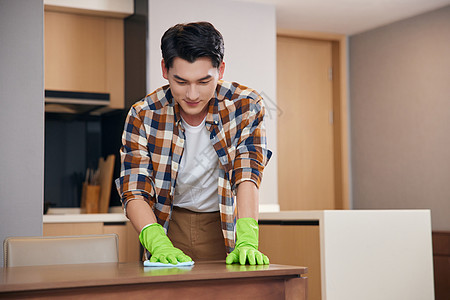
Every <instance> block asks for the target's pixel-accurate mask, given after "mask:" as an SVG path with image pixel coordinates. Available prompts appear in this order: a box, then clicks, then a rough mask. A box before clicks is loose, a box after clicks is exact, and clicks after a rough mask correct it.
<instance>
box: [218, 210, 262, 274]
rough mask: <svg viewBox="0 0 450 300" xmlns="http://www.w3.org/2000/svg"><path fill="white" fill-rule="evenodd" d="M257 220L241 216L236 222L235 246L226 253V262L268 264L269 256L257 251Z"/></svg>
mask: <svg viewBox="0 0 450 300" xmlns="http://www.w3.org/2000/svg"><path fill="white" fill-rule="evenodd" d="M258 231H259V228H258V222H257V221H256V220H255V219H253V218H241V219H238V220H237V222H236V246H235V248H234V250H233V251H232V252H231V253H230V254H228V256H227V259H226V261H225V262H226V263H227V264H228V265H229V264H232V263H240V264H241V265H245V264H246V262H247V261H248V263H249V264H250V265H255V264H258V265H268V264H269V258H268V257H267V256H265V255H264V254H263V253H261V252H259V251H258Z"/></svg>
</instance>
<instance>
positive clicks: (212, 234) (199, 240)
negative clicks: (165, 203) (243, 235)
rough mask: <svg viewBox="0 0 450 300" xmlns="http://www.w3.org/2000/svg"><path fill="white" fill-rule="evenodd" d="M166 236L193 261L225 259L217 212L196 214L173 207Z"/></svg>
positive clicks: (223, 242) (225, 253)
mask: <svg viewBox="0 0 450 300" xmlns="http://www.w3.org/2000/svg"><path fill="white" fill-rule="evenodd" d="M167 236H168V237H169V239H170V240H171V241H172V243H173V245H174V246H175V247H177V248H179V249H181V250H183V252H184V253H185V254H186V255H189V256H190V257H191V258H192V259H193V260H194V261H202V260H203V261H205V260H224V259H225V258H226V255H227V252H226V248H225V241H224V238H223V234H222V227H221V224H220V213H219V212H212V213H198V212H194V211H190V210H187V209H184V208H179V207H176V206H174V207H173V211H172V219H171V220H170V223H169V231H168V232H167Z"/></svg>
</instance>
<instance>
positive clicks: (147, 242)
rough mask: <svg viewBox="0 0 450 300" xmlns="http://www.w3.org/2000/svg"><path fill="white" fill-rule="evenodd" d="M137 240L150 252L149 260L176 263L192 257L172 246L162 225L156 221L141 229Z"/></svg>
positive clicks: (190, 259) (186, 260)
mask: <svg viewBox="0 0 450 300" xmlns="http://www.w3.org/2000/svg"><path fill="white" fill-rule="evenodd" d="M139 241H141V244H142V245H143V246H144V247H145V248H146V249H147V250H148V251H150V253H151V254H152V257H151V258H150V262H161V263H163V264H168V263H171V264H174V265H176V264H177V263H178V262H188V261H192V258H190V257H189V256H187V255H186V254H184V253H183V251H181V250H180V249H178V248H175V247H174V246H173V244H172V242H171V241H170V240H169V238H168V237H167V235H166V233H165V232H164V229H163V227H162V226H161V225H159V224H158V223H153V224H151V225H150V226H147V227H145V228H144V229H142V231H141V233H140V234H139Z"/></svg>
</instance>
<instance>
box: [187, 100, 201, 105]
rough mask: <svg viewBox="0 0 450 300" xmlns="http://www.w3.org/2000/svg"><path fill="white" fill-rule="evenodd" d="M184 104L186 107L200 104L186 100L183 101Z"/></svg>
mask: <svg viewBox="0 0 450 300" xmlns="http://www.w3.org/2000/svg"><path fill="white" fill-rule="evenodd" d="M184 102H186V104H187V105H192V106H195V105H197V104H199V103H200V101H188V100H184Z"/></svg>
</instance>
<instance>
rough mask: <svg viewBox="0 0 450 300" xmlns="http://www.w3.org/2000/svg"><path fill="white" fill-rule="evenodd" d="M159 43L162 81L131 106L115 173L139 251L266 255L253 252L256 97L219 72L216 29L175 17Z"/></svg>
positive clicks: (262, 260)
mask: <svg viewBox="0 0 450 300" xmlns="http://www.w3.org/2000/svg"><path fill="white" fill-rule="evenodd" d="M161 50H162V56H163V59H162V61H161V68H162V75H163V77H164V78H165V79H167V80H168V82H169V84H168V85H167V86H163V87H161V88H159V89H157V90H156V91H154V92H153V93H151V94H149V95H148V96H147V97H145V98H144V99H143V100H141V101H139V102H137V103H136V104H134V105H133V106H132V108H131V109H130V112H129V113H128V117H127V120H126V122H125V129H124V133H123V137H122V142H123V146H122V148H121V150H120V154H121V160H122V170H121V175H120V178H119V179H117V180H116V185H117V188H118V191H119V194H120V195H121V201H122V204H123V206H124V211H125V214H126V215H127V217H128V218H129V219H130V221H131V222H132V224H133V226H134V227H135V229H136V230H137V231H138V232H140V234H139V240H140V241H141V243H142V245H143V246H144V247H145V249H146V250H147V251H148V252H147V253H146V254H147V258H149V255H150V254H151V258H150V261H151V262H162V263H172V264H177V263H179V262H188V261H191V260H192V259H193V260H194V261H195V260H217V259H225V260H226V263H227V264H231V263H240V264H247V263H249V264H251V265H254V264H269V259H268V258H267V256H265V255H264V254H262V253H261V252H259V251H258V223H257V220H258V200H259V196H258V187H259V184H260V182H261V178H262V172H263V169H264V167H265V165H266V164H267V162H268V160H269V159H270V156H271V152H270V151H269V150H268V149H267V147H266V137H265V128H264V112H265V110H264V106H263V101H262V98H261V96H260V95H259V94H258V93H256V92H255V91H254V90H252V89H249V88H247V87H245V86H241V85H239V84H237V83H230V82H225V81H222V80H221V79H222V77H223V73H224V69H225V63H224V62H223V55H224V46H223V38H222V35H221V34H220V32H218V31H217V30H216V29H215V28H214V26H213V25H212V24H210V23H207V22H199V23H189V24H178V25H175V26H174V27H172V28H170V29H168V30H167V31H166V32H165V33H164V35H163V37H162V39H161ZM161 225H162V226H161ZM166 232H167V235H166ZM227 253H229V254H228V256H227Z"/></svg>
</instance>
